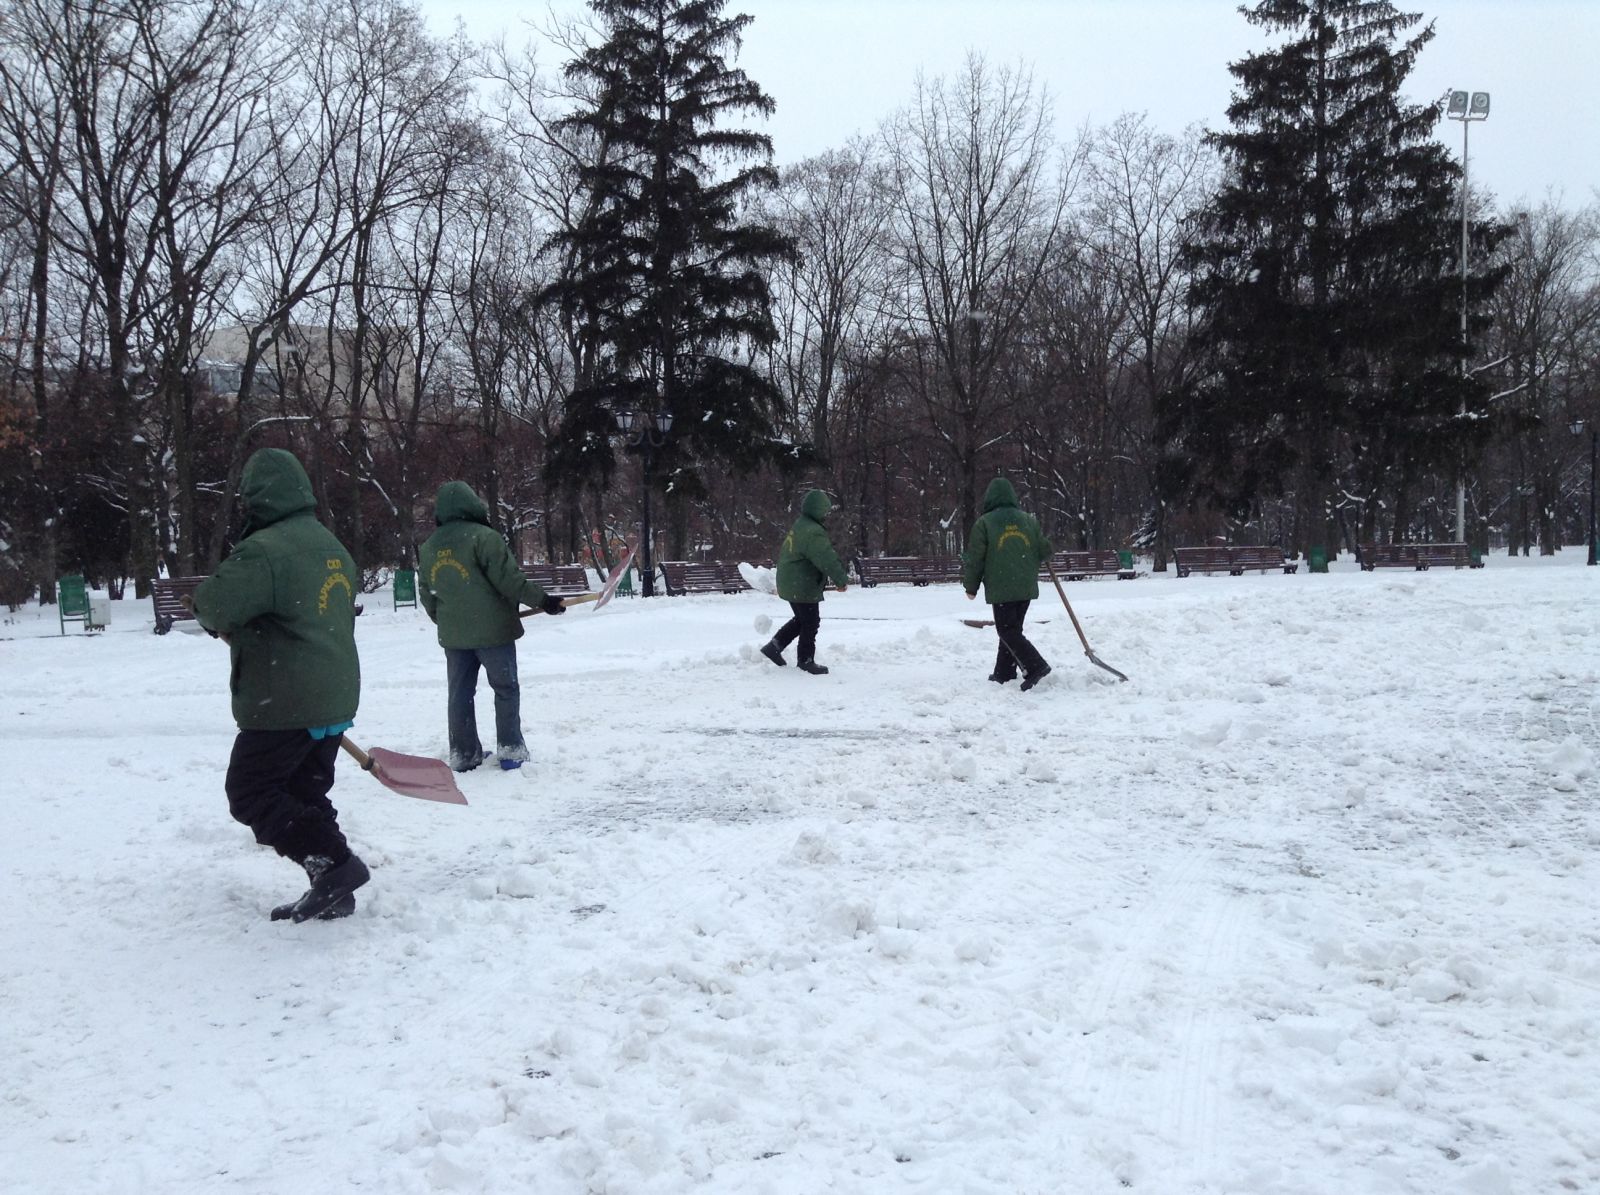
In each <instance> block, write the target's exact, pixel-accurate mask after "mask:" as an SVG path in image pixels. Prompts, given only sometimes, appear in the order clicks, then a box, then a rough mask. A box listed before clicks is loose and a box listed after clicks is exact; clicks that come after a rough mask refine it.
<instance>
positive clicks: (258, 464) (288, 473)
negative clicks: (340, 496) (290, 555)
mask: <svg viewBox="0 0 1600 1195" xmlns="http://www.w3.org/2000/svg"><path fill="white" fill-rule="evenodd" d="M239 493H240V495H241V497H242V498H243V499H244V530H245V534H246V535H248V534H250V533H251V532H253V531H260V530H261V529H262V528H263V527H270V526H272V524H274V523H276V522H279V521H280V520H282V519H286V518H288V517H289V516H290V515H294V514H299V513H300V512H301V511H307V510H316V508H317V497H316V495H315V494H313V493H312V492H311V479H310V478H309V477H307V476H306V471H305V468H304V466H302V465H301V464H300V462H299V461H298V460H296V459H295V456H294V454H293V453H292V452H285V451H284V450H283V449H282V448H262V449H260V450H258V451H257V452H255V453H253V454H252V455H251V457H250V459H249V460H248V461H247V462H245V466H244V474H243V476H242V477H241V479H240V483H239Z"/></svg>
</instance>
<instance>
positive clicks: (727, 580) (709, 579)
mask: <svg viewBox="0 0 1600 1195" xmlns="http://www.w3.org/2000/svg"><path fill="white" fill-rule="evenodd" d="M661 575H662V577H663V578H664V579H665V580H666V583H667V596H669V597H683V596H684V595H685V594H690V593H743V592H744V591H745V590H747V589H749V588H750V586H749V584H748V583H747V582H746V581H745V579H744V577H743V576H742V575H741V574H740V572H739V565H738V563H737V562H736V561H732V560H663V561H662V562H661Z"/></svg>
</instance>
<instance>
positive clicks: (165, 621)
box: [150, 577, 205, 635]
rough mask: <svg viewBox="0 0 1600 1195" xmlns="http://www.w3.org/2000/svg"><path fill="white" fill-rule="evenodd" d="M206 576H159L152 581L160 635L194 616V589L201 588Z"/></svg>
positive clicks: (152, 602)
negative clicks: (192, 607)
mask: <svg viewBox="0 0 1600 1195" xmlns="http://www.w3.org/2000/svg"><path fill="white" fill-rule="evenodd" d="M204 580H205V578H204V577H157V578H155V580H153V581H151V582H150V604H151V606H153V607H154V608H155V613H156V626H155V632H156V634H158V635H165V634H166V633H167V632H168V631H170V630H171V629H172V625H173V624H174V623H178V622H185V621H189V620H192V619H193V618H194V610H193V609H191V606H190V604H191V603H192V602H193V601H194V591H195V590H196V589H198V588H200V582H202V581H204Z"/></svg>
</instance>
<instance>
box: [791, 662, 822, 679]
mask: <svg viewBox="0 0 1600 1195" xmlns="http://www.w3.org/2000/svg"><path fill="white" fill-rule="evenodd" d="M798 667H799V669H800V671H801V672H809V673H810V674H811V675H812V676H827V675H828V668H827V665H825V664H819V663H817V662H816V661H815V660H801V661H800V663H799V665H798Z"/></svg>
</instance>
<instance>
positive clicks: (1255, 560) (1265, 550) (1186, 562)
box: [1172, 544, 1300, 577]
mask: <svg viewBox="0 0 1600 1195" xmlns="http://www.w3.org/2000/svg"><path fill="white" fill-rule="evenodd" d="M1172 559H1173V561H1174V563H1176V564H1177V566H1178V576H1180V577H1187V576H1188V575H1189V574H1190V573H1192V572H1195V571H1196V570H1198V571H1199V572H1202V573H1224V572H1225V573H1227V574H1228V575H1229V576H1233V577H1242V576H1244V573H1245V570H1246V569H1259V570H1261V571H1262V572H1272V571H1275V570H1277V569H1282V570H1283V572H1284V573H1286V574H1288V573H1295V572H1298V571H1299V569H1300V565H1299V563H1298V562H1297V561H1293V560H1286V559H1285V558H1284V555H1283V550H1282V549H1281V548H1274V547H1270V546H1267V545H1263V544H1241V545H1234V546H1232V547H1222V548H1173V549H1172Z"/></svg>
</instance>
